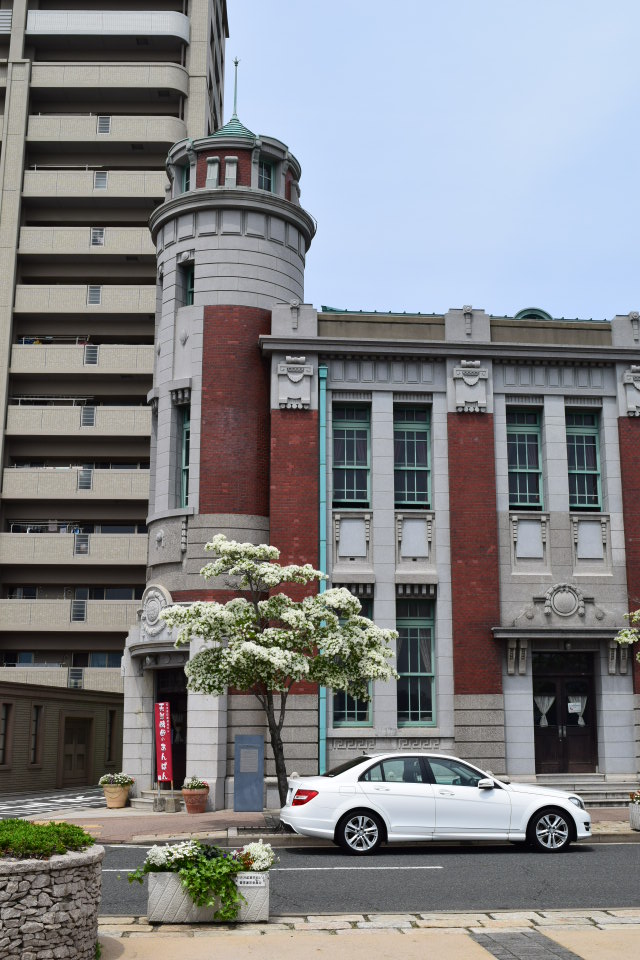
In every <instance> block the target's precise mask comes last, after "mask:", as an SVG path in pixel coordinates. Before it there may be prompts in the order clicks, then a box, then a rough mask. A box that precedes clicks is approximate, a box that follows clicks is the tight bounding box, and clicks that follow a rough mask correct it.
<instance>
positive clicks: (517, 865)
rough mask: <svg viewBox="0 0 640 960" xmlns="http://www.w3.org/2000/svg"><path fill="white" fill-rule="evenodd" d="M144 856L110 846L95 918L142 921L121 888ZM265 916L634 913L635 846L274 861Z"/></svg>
mask: <svg viewBox="0 0 640 960" xmlns="http://www.w3.org/2000/svg"><path fill="white" fill-rule="evenodd" d="M146 849H147V848H145V847H136V848H134V847H122V846H109V847H107V853H106V856H105V860H104V863H103V877H102V906H101V910H100V912H101V914H102V915H109V916H116V915H143V914H145V913H146V899H147V893H146V884H145V886H144V887H141V886H139V885H138V884H137V883H136V884H129V883H128V881H127V879H126V874H127V871H128V870H130V869H133V868H134V867H135V866H138V865H139V864H141V863H142V862H143V860H144V856H145V850H146ZM278 854H279V856H280V861H279V863H278V864H277V865H276V866H275V867H274V868H272V870H271V874H270V875H271V890H270V900H271V905H270V913H271V915H272V916H293V915H306V914H322V913H378V912H385V913H406V912H408V913H418V912H425V911H431V910H434V911H438V910H445V911H449V910H465V911H468V910H480V911H493V910H558V909H593V908H596V907H597V908H602V909H607V908H609V909H615V908H619V907H637V906H638V905H639V902H640V900H639V895H638V889H637V883H636V878H637V877H638V876H640V844H637V843H636V844H633V843H615V844H593V845H591V846H587V845H581V844H574V845H573V846H572V847H570V849H569V851H568V852H566V853H563V854H557V855H554V854H551V855H549V854H543V853H532V852H530V851H528V850H522V849H520V848H519V847H516V846H513V845H510V844H505V845H494V846H489V845H487V846H469V847H461V846H453V845H452V846H431V847H429V846H427V845H426V844H425V845H423V846H407V847H383V848H382V849H381V850H380V851H379V853H378V854H376V855H374V856H371V857H364V858H357V857H350V856H347V855H346V854H344V853H342V852H341V851H340V850H338V849H337V848H336V849H335V850H334V849H329V848H297V849H281V850H279V851H278Z"/></svg>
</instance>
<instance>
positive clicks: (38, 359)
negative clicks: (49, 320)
mask: <svg viewBox="0 0 640 960" xmlns="http://www.w3.org/2000/svg"><path fill="white" fill-rule="evenodd" d="M153 358H154V350H153V346H152V345H151V344H136V345H132V346H128V345H120V344H111V343H103V344H100V345H98V344H90V343H88V344H84V345H82V344H54V345H53V346H45V345H44V344H36V343H32V344H27V345H22V344H14V345H13V348H12V351H11V373H13V374H18V373H26V374H37V373H45V374H46V373H55V374H65V375H67V376H68V375H70V374H74V373H76V374H83V375H85V374H88V375H95V374H102V373H109V374H117V375H118V376H127V375H133V374H143V375H145V376H149V377H150V376H151V375H152V374H153Z"/></svg>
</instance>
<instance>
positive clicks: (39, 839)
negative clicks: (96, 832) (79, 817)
mask: <svg viewBox="0 0 640 960" xmlns="http://www.w3.org/2000/svg"><path fill="white" fill-rule="evenodd" d="M94 843H95V841H94V839H93V837H91V836H89V834H88V833H85V832H84V830H83V829H82V828H81V827H76V826H74V825H73V824H72V823H43V824H39V823H31V821H30V820H1V821H0V857H15V858H16V859H18V860H48V859H49V857H52V856H53V855H54V854H56V853H67V851H69V850H84V849H85V847H90V846H92V845H93V844H94Z"/></svg>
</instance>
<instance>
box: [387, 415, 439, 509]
mask: <svg viewBox="0 0 640 960" xmlns="http://www.w3.org/2000/svg"><path fill="white" fill-rule="evenodd" d="M409 412H412V413H414V414H416V413H421V414H424V418H425V419H424V422H421V421H417V420H414V421H411V420H401V419H400V417H399V415H400V414H402V413H409ZM411 427H413V430H411V429H410V428H411ZM400 430H403V431H404V432H405V433H407V432H412V433H413V435H414V439H413V448H414V451H417V445H418V442H419V441H418V438H419V437H420V436H421V435H422V437H423V438H424V442H425V447H426V454H427V456H426V465H425V466H424V467H420V466H418V465H417V464H413V465H407V464H406V463H405V464H403V465H402V464H399V462H398V459H397V443H398V442H399V438H397V436H396V434H398V433H399V432H400ZM404 443H405V453H406V439H405V441H404ZM414 459H415V460H417V457H415V456H414ZM400 474H401V475H402V476H403V477H404V478H407V477H408V476H409V475H410V474H411V475H413V476H414V484H413V488H414V492H415V493H416V498H415V499H413V500H407V499H405V500H400V499H398V495H397V483H396V481H397V479H398V476H399V475H400ZM420 474H426V477H427V489H426V495H425V496H426V499H424V500H418V499H417V493H418V491H417V489H416V488H417V484H416V483H415V480H417V477H418V475H420ZM393 481H394V482H393V495H394V503H395V508H396V510H407V509H410V510H411V509H416V510H430V509H431V416H430V410H429V408H428V407H424V406H409V405H406V406H405V405H404V404H402V405H396V406H394V410H393ZM404 489H405V496H406V493H407V489H408V487H407V484H406V483H405V485H404Z"/></svg>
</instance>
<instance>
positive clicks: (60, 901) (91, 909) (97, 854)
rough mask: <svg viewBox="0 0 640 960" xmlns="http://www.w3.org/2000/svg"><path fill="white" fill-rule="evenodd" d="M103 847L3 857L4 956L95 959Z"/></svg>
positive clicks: (0, 922) (0, 924)
mask: <svg viewBox="0 0 640 960" xmlns="http://www.w3.org/2000/svg"><path fill="white" fill-rule="evenodd" d="M103 858H104V847H100V846H95V847H90V848H89V849H88V850H85V851H83V852H81V853H65V854H64V855H63V856H54V857H51V859H50V860H12V859H0V957H1V958H2V960H5V958H6V960H94V956H95V946H96V940H97V936H98V908H99V906H100V888H101V882H102V876H101V864H102V860H103Z"/></svg>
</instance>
